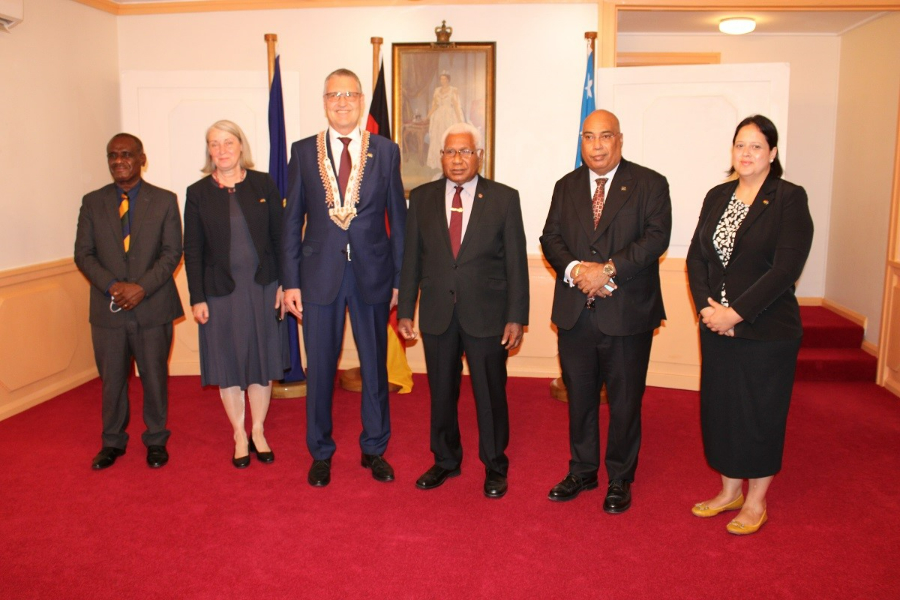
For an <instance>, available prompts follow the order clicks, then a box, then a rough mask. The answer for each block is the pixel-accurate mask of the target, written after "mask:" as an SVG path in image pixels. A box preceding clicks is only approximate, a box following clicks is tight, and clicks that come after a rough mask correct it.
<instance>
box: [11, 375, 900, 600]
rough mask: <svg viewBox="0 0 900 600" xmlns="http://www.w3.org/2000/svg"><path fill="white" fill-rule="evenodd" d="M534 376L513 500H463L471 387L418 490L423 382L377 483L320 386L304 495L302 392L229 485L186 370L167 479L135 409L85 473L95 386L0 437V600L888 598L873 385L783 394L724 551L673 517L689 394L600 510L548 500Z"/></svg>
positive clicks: (349, 405)
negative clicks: (259, 456) (742, 523)
mask: <svg viewBox="0 0 900 600" xmlns="http://www.w3.org/2000/svg"><path fill="white" fill-rule="evenodd" d="M548 383H549V382H548V381H547V380H540V379H513V380H511V381H510V398H511V400H510V407H511V418H512V443H511V446H510V449H509V456H510V460H511V470H510V491H509V494H508V495H507V496H506V498H504V499H502V500H499V501H493V500H487V499H485V498H483V497H482V495H481V485H482V482H483V470H482V467H481V464H480V463H479V462H478V457H477V444H476V437H477V436H476V434H475V425H474V413H473V409H472V399H471V392H470V389H469V387H468V384H467V383H466V385H464V397H463V399H462V401H461V418H462V421H463V435H464V444H465V451H466V452H467V454H466V458H465V460H464V463H463V474H462V476H461V477H459V478H456V479H452V480H449V481H448V482H447V483H446V484H445V485H444V486H443V487H441V488H439V489H436V490H431V491H428V492H423V491H420V490H417V489H415V487H414V486H413V482H414V481H415V479H416V477H417V476H418V475H420V474H421V473H422V472H423V471H424V470H425V469H426V468H427V467H429V466H430V464H431V456H430V453H429V452H428V402H427V384H426V382H425V379H424V377H423V376H420V375H417V376H416V388H415V391H414V392H413V393H412V394H410V395H405V396H393V397H392V406H391V409H392V415H393V424H394V437H393V439H392V441H391V445H390V448H389V449H388V454H387V457H388V458H389V459H390V461H391V462H392V463H393V465H394V467H395V469H396V471H397V481H395V482H394V483H391V484H381V483H378V482H376V481H374V480H373V479H372V478H371V476H370V474H369V472H368V471H366V470H364V469H362V468H361V467H360V466H359V449H358V445H357V441H356V440H357V436H358V434H359V403H358V396H357V395H355V394H350V393H347V392H338V394H337V396H336V398H335V433H336V439H337V443H338V452H337V454H336V455H335V458H334V465H333V481H332V484H331V485H330V486H329V487H327V488H324V489H313V488H311V487H310V486H309V485H307V483H306V471H307V468H308V466H309V463H310V458H309V456H308V454H307V451H306V448H305V443H304V427H305V425H304V422H305V419H304V409H303V407H304V401H303V400H302V399H301V400H278V401H275V402H274V403H273V407H272V410H271V412H270V416H269V421H268V430H267V434H268V439H269V441H270V442H271V444H272V446H273V448H274V450H275V453H276V461H275V463H274V464H273V465H268V466H267V465H261V464H260V463H258V462H256V461H255V460H254V462H253V463H252V465H251V467H250V468H249V469H246V470H244V471H238V470H236V469H234V468H233V467H232V466H231V464H230V460H229V458H230V454H231V450H232V445H231V440H230V437H231V435H230V431H229V427H228V424H227V421H226V419H225V414H224V411H223V410H222V407H221V404H220V401H219V398H218V395H217V393H216V391H214V390H201V389H200V385H199V378H197V377H178V378H173V380H172V383H171V392H172V398H173V400H172V407H171V414H170V425H171V428H172V430H173V434H172V439H171V440H170V442H169V450H170V453H171V455H172V459H171V461H170V463H169V465H168V466H166V467H164V468H163V469H160V470H151V469H149V468H148V467H147V465H146V463H145V460H144V459H145V450H144V448H143V446H142V444H141V442H140V432H141V431H142V429H143V425H142V423H141V422H140V417H139V415H140V407H139V405H138V406H133V418H132V425H131V429H130V432H131V435H132V439H131V443H130V445H129V448H128V454H127V455H125V456H124V457H122V458H120V459H119V461H118V462H117V463H116V464H115V465H114V466H113V467H111V468H110V469H108V470H106V471H102V472H93V471H91V470H90V468H89V465H90V461H91V458H92V457H93V455H94V454H95V453H96V452H97V451H98V450H99V447H100V436H99V433H100V407H99V390H100V384H99V381H97V380H95V381H93V382H91V383H88V384H86V385H83V386H81V387H79V388H77V389H75V390H73V391H71V392H68V393H66V394H63V395H61V396H59V397H58V398H56V399H54V400H52V401H49V402H46V403H44V404H42V405H40V406H38V407H35V408H33V409H31V410H29V411H27V412H25V413H22V414H20V415H17V416H15V417H13V418H10V419H7V420H6V421H3V422H0V464H2V465H3V469H2V472H0V493H2V496H3V505H2V508H3V511H2V515H0V531H2V538H0V539H2V542H0V597H2V598H17V599H18V598H54V599H56V598H89V599H92V600H94V599H104V598H116V599H121V598H154V597H162V598H239V597H240V598H249V599H253V600H256V599H262V598H376V599H377V598H391V599H393V598H451V599H457V598H501V599H505V598H541V599H543V598H691V599H696V598H723V599H724V598H745V599H746V598H766V599H767V600H769V599H774V598H803V599H806V598H895V597H897V590H896V575H895V573H896V567H897V559H898V551H900V517H898V515H900V482H898V480H897V477H896V473H897V472H898V471H900V452H898V450H900V403H898V400H897V399H896V398H895V397H893V396H892V395H890V394H888V393H887V392H885V391H884V390H882V389H881V388H878V387H877V386H875V385H873V384H821V383H802V384H798V385H797V388H796V390H795V395H794V401H793V405H792V407H791V414H790V418H789V421H788V438H787V447H786V451H785V461H784V471H783V473H782V474H781V475H780V476H779V477H777V478H776V480H775V483H774V484H773V487H772V489H771V491H770V495H769V517H770V518H769V523H768V524H767V525H766V526H765V527H763V529H762V530H761V531H760V533H758V534H756V535H753V536H750V537H747V538H737V537H734V536H730V535H728V534H727V533H726V532H725V524H726V523H727V520H728V518H727V517H726V516H724V515H723V516H720V517H716V518H713V519H706V520H702V519H698V518H696V517H693V516H692V515H691V513H690V507H691V505H692V504H693V503H694V502H697V501H700V500H703V499H706V498H708V497H711V496H712V495H713V494H715V492H716V491H717V486H718V477H717V475H716V474H715V473H714V472H712V471H711V470H710V469H709V468H708V467H707V466H706V464H705V462H704V459H703V452H702V447H701V442H700V432H699V423H698V395H697V393H695V392H684V391H675V390H666V389H659V388H651V389H649V390H648V392H647V395H646V398H645V406H644V445H643V451H642V453H641V464H640V467H639V469H638V480H637V482H636V483H635V485H634V487H633V492H634V504H633V506H632V508H631V510H630V511H628V512H627V513H625V514H623V515H618V516H610V515H606V514H605V513H603V511H602V509H601V505H602V501H603V494H604V492H603V491H602V488H601V490H598V491H592V492H588V493H584V494H582V495H581V496H580V497H579V498H578V499H576V500H574V501H573V502H569V503H563V504H554V503H551V502H549V501H548V500H547V499H546V495H547V492H548V491H549V489H550V487H551V486H552V485H553V484H555V483H556V482H557V481H558V480H559V479H561V478H562V477H563V475H565V472H566V464H567V460H568V449H567V439H566V436H567V433H566V432H567V417H566V405H565V404H562V403H559V402H557V401H555V400H551V399H550V398H549V397H548ZM137 387H138V389H139V384H138V386H137ZM139 395H140V394H133V396H139ZM136 404H139V403H136ZM605 413H606V409H605V408H603V409H602V410H601V414H604V421H603V423H602V425H601V426H602V427H603V428H604V431H605V426H606V422H605ZM604 437H605V436H604ZM601 477H602V474H601ZM732 514H733V513H732Z"/></svg>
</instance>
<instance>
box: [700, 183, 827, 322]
mask: <svg viewBox="0 0 900 600" xmlns="http://www.w3.org/2000/svg"><path fill="white" fill-rule="evenodd" d="M737 184H738V182H737V181H736V180H735V181H728V182H726V183H723V184H721V185H717V186H716V187H714V188H713V189H711V190H710V191H709V193H707V194H706V198H705V199H704V200H703V208H701V210H700V220H699V222H698V223H697V229H696V230H695V231H694V237H693V239H692V240H691V246H690V249H689V250H688V255H687V271H688V280H689V282H690V286H691V296H693V299H694V307H695V308H696V310H697V312H698V313H699V312H700V310H701V309H703V308H704V307H706V306H709V303H708V302H707V300H706V299H707V298H712V299H713V300H715V301H716V302H718V301H720V298H721V292H722V286H723V285H724V286H725V289H726V292H727V294H728V302H729V305H730V306H731V307H732V308H733V309H734V310H735V311H736V312H737V313H738V314H739V315H740V316H741V317H742V318H743V319H744V320H743V321H742V322H740V323H738V324H737V325H735V327H734V335H735V336H736V337H742V338H748V339H754V340H781V339H796V338H799V337H800V336H801V335H802V334H803V327H802V325H801V323H800V308H799V306H798V304H797V298H796V297H795V296H794V284H795V282H796V281H797V279H798V278H799V277H800V273H801V272H802V271H803V265H805V264H806V258H807V257H808V256H809V249H810V246H811V245H812V238H813V222H812V217H810V214H809V206H808V201H807V197H806V191H805V190H804V189H803V188H802V187H800V186H797V185H794V184H793V183H790V182H788V181H784V180H783V179H779V178H777V177H772V176H770V177H769V178H767V179H766V180H765V182H764V183H763V185H762V187H761V188H760V190H759V193H758V194H757V195H756V199H755V200H754V201H753V204H751V205H750V211H749V212H748V213H747V216H746V218H745V219H744V221H743V222H742V223H741V226H740V228H738V231H737V235H736V236H735V240H734V248H733V250H732V253H731V259H730V260H729V262H728V267H727V268H726V267H725V266H724V265H723V264H722V261H721V260H720V259H719V255H718V253H717V252H716V249H715V247H714V246H713V235H714V234H715V231H716V226H717V225H718V224H719V220H720V219H721V218H722V215H723V214H724V213H725V209H726V208H727V207H728V203H729V202H730V201H731V196H732V194H733V193H734V191H735V189H737ZM700 326H701V327H705V325H703V323H702V321H701V323H700Z"/></svg>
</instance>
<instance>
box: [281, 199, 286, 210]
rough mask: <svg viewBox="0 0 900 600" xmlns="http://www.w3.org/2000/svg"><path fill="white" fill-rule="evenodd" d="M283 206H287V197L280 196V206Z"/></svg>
mask: <svg viewBox="0 0 900 600" xmlns="http://www.w3.org/2000/svg"><path fill="white" fill-rule="evenodd" d="M285 206H287V198H282V199H281V208H284V207H285Z"/></svg>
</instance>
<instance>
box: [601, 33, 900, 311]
mask: <svg viewBox="0 0 900 600" xmlns="http://www.w3.org/2000/svg"><path fill="white" fill-rule="evenodd" d="M840 44H841V41H840V38H838V37H836V36H765V35H752V36H743V37H741V36H737V37H734V36H725V35H693V36H688V35H680V36H675V35H668V36H666V35H648V34H644V35H620V36H619V40H618V50H619V51H620V52H719V53H721V59H722V62H723V63H759V62H786V63H789V64H790V68H791V83H790V100H789V109H788V128H789V130H790V134H789V137H790V151H789V152H786V153H784V154H783V155H782V157H781V160H782V164H784V167H785V178H786V179H788V180H790V181H793V182H794V183H797V184H799V185H802V186H803V187H804V188H806V191H807V193H808V194H809V200H810V211H811V212H812V217H813V221H814V222H815V227H816V234H815V238H814V240H813V247H812V251H811V252H810V256H809V261H808V262H807V264H806V269H805V270H804V272H803V275H802V277H801V278H800V282H799V285H798V287H797V294H798V295H799V296H810V297H822V296H824V295H825V267H826V262H827V259H828V243H829V241H828V231H829V220H830V216H831V195H832V178H831V167H832V164H833V161H834V131H835V122H836V111H835V107H836V105H837V101H838V95H837V89H838V68H839V60H840ZM895 65H896V63H895ZM735 125H737V123H735ZM730 144H731V140H730V139H724V140H722V149H723V153H722V157H723V162H722V170H723V171H725V170H727V169H728V167H729V166H730V165H729V163H728V154H727V149H728V147H729V145H730ZM684 149H685V151H689V149H690V140H685V144H684ZM625 155H626V156H627V152H625ZM717 183H719V181H710V182H709V185H708V187H712V186H713V185H715V184H717ZM879 299H880V296H879ZM879 301H880V300H879Z"/></svg>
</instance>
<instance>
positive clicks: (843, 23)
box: [112, 0, 887, 35]
mask: <svg viewBox="0 0 900 600" xmlns="http://www.w3.org/2000/svg"><path fill="white" fill-rule="evenodd" d="M112 1H113V2H115V3H117V4H155V3H160V2H166V4H169V5H172V4H180V3H185V4H187V3H190V2H196V1H198V0H174V1H173V0H112ZM487 1H488V2H490V0H487ZM448 3H449V2H448ZM321 4H322V5H323V6H327V5H328V4H329V2H328V1H327V0H323V1H322V2H321ZM621 8H622V7H620V10H619V33H625V34H628V33H673V34H704V33H708V34H716V35H722V34H720V33H719V30H718V24H719V21H721V20H722V19H725V18H727V17H752V18H753V19H755V20H756V32H757V33H760V34H794V35H796V34H801V35H803V34H807V35H840V34H842V33H846V32H847V31H850V30H852V29H854V28H856V27H859V26H860V25H862V24H864V23H867V22H869V21H871V20H873V19H877V18H878V17H880V16H882V15H885V14H887V13H885V12H866V11H821V12H803V11H800V12H791V11H758V10H749V11H692V10H670V11H666V10H652V11H647V10H621Z"/></svg>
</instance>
